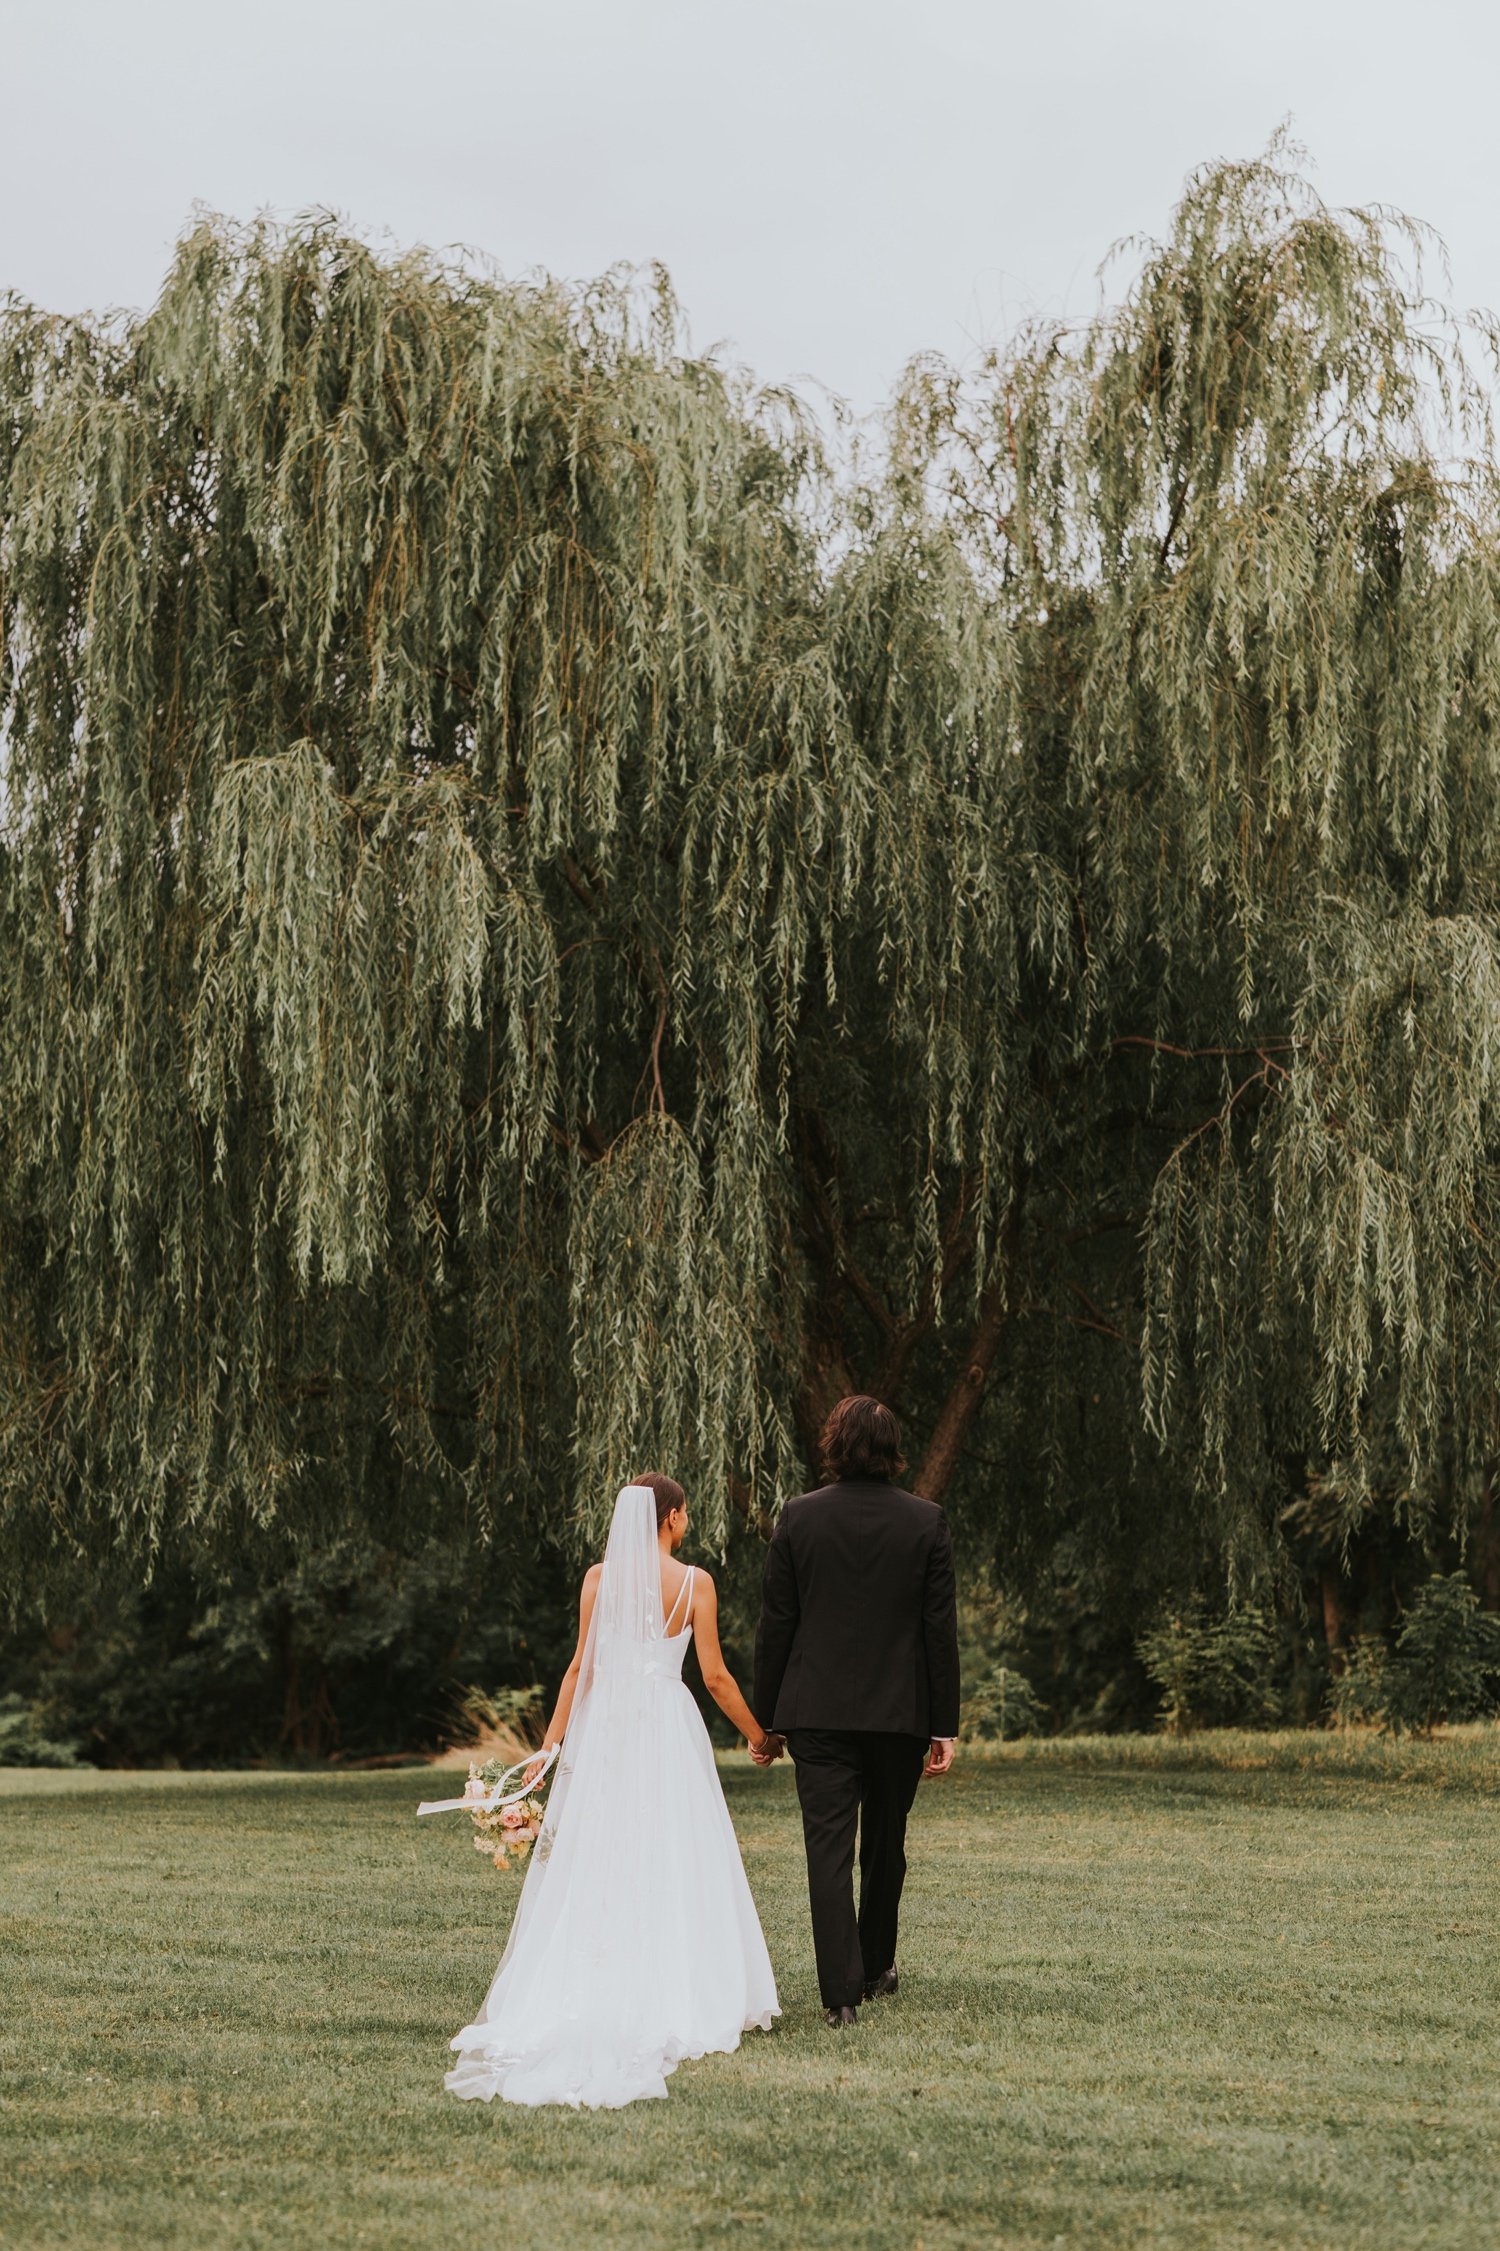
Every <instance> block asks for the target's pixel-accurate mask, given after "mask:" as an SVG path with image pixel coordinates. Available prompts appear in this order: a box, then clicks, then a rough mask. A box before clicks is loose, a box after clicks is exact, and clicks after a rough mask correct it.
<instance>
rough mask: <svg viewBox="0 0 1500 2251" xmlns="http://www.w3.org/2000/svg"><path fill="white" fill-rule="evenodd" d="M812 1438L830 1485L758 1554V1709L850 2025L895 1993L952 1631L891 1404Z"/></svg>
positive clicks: (934, 1532) (840, 2012) (824, 1980)
mask: <svg viewBox="0 0 1500 2251" xmlns="http://www.w3.org/2000/svg"><path fill="white" fill-rule="evenodd" d="M821 1444H822V1452H823V1468H824V1471H825V1474H826V1475H827V1476H828V1477H829V1478H830V1479H831V1481H832V1482H831V1483H829V1484H827V1485H825V1486H823V1487H822V1488H821V1489H820V1490H819V1491H818V1492H816V1493H804V1494H803V1495H802V1496H801V1498H800V1499H799V1500H795V1501H788V1503H787V1505H786V1507H785V1508H784V1509H783V1510H782V1513H781V1517H780V1519H779V1521H778V1523H777V1526H776V1531H775V1534H774V1536H773V1538H772V1540H771V1545H770V1548H769V1550H768V1552H767V1555H766V1569H765V1583H764V1587H763V1590H762V1596H761V1613H760V1626H759V1630H758V1631H757V1633H756V1637H755V1693H754V1695H753V1696H752V1698H751V1707H752V1709H753V1711H754V1713H755V1717H756V1718H757V1719H758V1720H759V1721H760V1723H761V1725H762V1727H764V1728H766V1729H768V1730H773V1731H774V1732H775V1733H776V1734H779V1735H784V1736H785V1737H786V1742H787V1748H788V1749H789V1750H790V1752H791V1754H792V1758H793V1761H794V1762H795V1765H796V1769H797V1796H798V1798H799V1799H800V1801H801V1805H802V1830H803V1837H804V1841H805V1843H806V1847H807V1888H808V1893H809V1896H810V1898H811V1902H812V1926H813V1950H814V1952H815V1954H816V1956H817V1963H818V1989H819V1991H820V1992H821V1994H822V1997H823V2014H824V2016H825V2017H826V2019H827V2021H828V2022H829V2024H831V2025H846V2024H855V2023H857V2022H858V2006H859V2002H860V2000H861V1999H862V1998H863V1999H864V2000H866V2001H872V2000H875V1999H876V1998H877V1997H878V1996H880V1995H882V1994H886V1993H894V1992H895V1990H896V1914H897V1910H898V1908H899V1906H900V1902H901V1885H902V1882H903V1880H904V1878H905V1875H906V1850H905V1847H906V1817H907V1814H908V1813H909V1812H910V1811H911V1802H912V1799H913V1798H914V1797H915V1796H916V1794H917V1784H918V1782H919V1781H920V1780H921V1778H922V1776H923V1775H926V1774H946V1773H947V1771H948V1769H949V1767H950V1766H951V1765H952V1764H953V1752H954V1745H955V1738H956V1737H957V1734H958V1620H957V1614H956V1609H955V1603H954V1590H953V1548H952V1543H951V1542H950V1540H949V1537H948V1521H947V1518H946V1517H945V1516H944V1515H943V1512H942V1510H941V1509H940V1508H938V1507H937V1506H936V1504H935V1503H934V1502H932V1501H924V1500H920V1499H919V1498H918V1497H917V1495H916V1494H915V1493H905V1492H903V1491H902V1490H901V1488H900V1486H899V1485H896V1484H893V1483H892V1479H893V1478H894V1476H895V1474H896V1472H897V1471H898V1470H899V1469H901V1468H902V1467H903V1466H904V1464H903V1463H902V1460H901V1426H900V1425H899V1423H898V1422H897V1421H896V1418H895V1416H894V1415H893V1414H892V1413H891V1411H890V1409H889V1407H884V1406H882V1405H881V1403H880V1401H879V1400H878V1399H866V1398H859V1397H856V1398H850V1399H841V1400H840V1401H839V1403H838V1405H837V1406H836V1407H835V1408H834V1410H833V1413H832V1414H831V1415H830V1416H829V1418H828V1421H827V1422H826V1424H825V1425H824V1427H823V1436H822V1441H821ZM776 1748H777V1747H776V1746H773V1747H772V1748H771V1749H769V1750H768V1751H765V1752H763V1753H762V1754H761V1756H760V1757H759V1758H758V1759H757V1762H756V1763H757V1764H758V1765H762V1766H764V1765H768V1764H769V1763H770V1760H771V1759H772V1758H773V1757H774V1756H775V1755H776ZM752 1755H753V1754H752ZM856 1827H858V1830H859V1913H858V1915H857V1916H856V1914H855V1911H854V1887H853V1869H854V1836H855V1829H856Z"/></svg>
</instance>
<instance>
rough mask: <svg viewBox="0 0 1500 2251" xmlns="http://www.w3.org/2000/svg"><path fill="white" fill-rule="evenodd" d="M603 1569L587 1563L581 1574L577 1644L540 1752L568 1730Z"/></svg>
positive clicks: (552, 1744)
mask: <svg viewBox="0 0 1500 2251" xmlns="http://www.w3.org/2000/svg"><path fill="white" fill-rule="evenodd" d="M603 1568H604V1566H603V1564H602V1563H593V1564H590V1566H589V1568H588V1570H587V1571H586V1572H585V1573H584V1575H583V1592H582V1593H581V1594H580V1595H579V1597H578V1647H577V1648H576V1649H575V1650H574V1652H573V1662H572V1664H571V1665H569V1667H568V1669H567V1671H566V1672H565V1673H564V1674H563V1677H562V1686H561V1688H559V1690H558V1692H557V1702H556V1704H555V1705H554V1706H553V1708H552V1717H551V1719H550V1720H548V1722H547V1732H546V1734H545V1735H544V1736H543V1737H542V1750H543V1751H551V1750H555V1749H556V1747H557V1745H558V1744H559V1743H561V1741H562V1739H563V1737H564V1736H565V1735H566V1734H567V1732H568V1720H569V1717H570V1715H571V1713H572V1710H573V1698H574V1695H575V1694H576V1693H577V1689H578V1668H579V1666H580V1665H581V1664H582V1663H583V1652H584V1646H585V1644H586V1643H587V1641H588V1638H589V1620H590V1619H591V1618H592V1617H593V1615H594V1598H595V1596H596V1595H597V1594H598V1592H599V1574H600V1572H601V1571H602V1570H603ZM538 1756H540V1753H538Z"/></svg>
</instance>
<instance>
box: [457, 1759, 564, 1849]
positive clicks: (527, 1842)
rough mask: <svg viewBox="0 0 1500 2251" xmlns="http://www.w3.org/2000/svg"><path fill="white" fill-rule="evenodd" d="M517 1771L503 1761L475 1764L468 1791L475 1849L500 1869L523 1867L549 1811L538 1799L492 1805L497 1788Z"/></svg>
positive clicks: (490, 1760) (471, 1769)
mask: <svg viewBox="0 0 1500 2251" xmlns="http://www.w3.org/2000/svg"><path fill="white" fill-rule="evenodd" d="M513 1771H514V1769H512V1768H509V1767H506V1766H505V1765H503V1764H502V1762H501V1761H500V1760H499V1759H486V1761H485V1763H484V1765H483V1766H473V1765H471V1766H470V1768H469V1781H468V1787H467V1788H466V1790H465V1791H464V1803H465V1804H466V1806H467V1807H468V1811H469V1818H470V1819H471V1821H472V1822H473V1824H474V1850H475V1851H476V1852H482V1853H484V1854H486V1855H487V1856H488V1858H489V1859H490V1860H491V1861H492V1862H493V1863H494V1865H495V1866H496V1867H497V1868H519V1867H520V1866H522V1865H523V1863H524V1862H525V1860H526V1857H527V1855H528V1854H529V1852H530V1851H531V1848H532V1846H533V1845H534V1844H535V1843H536V1840H537V1838H538V1837H539V1836H540V1835H541V1830H542V1815H543V1814H544V1813H545V1811H546V1807H545V1805H544V1804H543V1802H542V1800H541V1799H540V1798H539V1797H535V1796H532V1797H526V1798H511V1799H510V1800H509V1801H508V1802H507V1803H504V1804H499V1805H491V1804H490V1803H489V1799H490V1797H491V1796H492V1794H493V1792H494V1789H495V1785H496V1784H497V1783H498V1782H501V1781H503V1780H504V1779H505V1777H506V1776H507V1775H508V1774H510V1773H512V1772H513Z"/></svg>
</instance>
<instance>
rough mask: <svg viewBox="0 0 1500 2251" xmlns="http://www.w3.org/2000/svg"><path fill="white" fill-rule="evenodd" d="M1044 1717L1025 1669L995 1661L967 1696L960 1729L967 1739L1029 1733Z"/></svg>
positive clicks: (1004, 1736) (1002, 1740)
mask: <svg viewBox="0 0 1500 2251" xmlns="http://www.w3.org/2000/svg"><path fill="white" fill-rule="evenodd" d="M1040 1717H1041V1706H1040V1705H1039V1704H1038V1702H1037V1700H1036V1695H1035V1692H1034V1691H1033V1689H1032V1686H1031V1683H1030V1681H1029V1680H1028V1679H1027V1678H1026V1675H1025V1674H1024V1673H1018V1672H1017V1671H1016V1670H1015V1668H1014V1667H1013V1666H1011V1665H992V1666H991V1667H990V1670H989V1671H988V1672H987V1673H985V1674H984V1675H983V1676H982V1678H981V1679H979V1680H978V1681H976V1683H975V1684H974V1686H973V1688H972V1689H971V1690H970V1691H969V1694H968V1695H967V1696H966V1697H965V1698H964V1702H963V1711H962V1713H961V1715H960V1719H959V1733H960V1734H961V1735H962V1737H963V1739H964V1741H965V1742H970V1743H971V1742H976V1741H978V1740H980V1739H982V1738H983V1737H985V1736H995V1737H997V1738H998V1739H999V1740H1000V1741H1001V1742H1004V1740H1005V1738H1006V1736H1008V1735H1029V1734H1031V1732H1032V1730H1033V1729H1034V1728H1035V1726H1036V1724H1037V1721H1038V1720H1039V1719H1040Z"/></svg>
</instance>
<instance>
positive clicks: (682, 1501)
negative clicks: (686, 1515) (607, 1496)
mask: <svg viewBox="0 0 1500 2251" xmlns="http://www.w3.org/2000/svg"><path fill="white" fill-rule="evenodd" d="M630 1482H631V1484H632V1485H649V1486H650V1488H651V1490H652V1492H653V1493H654V1494H655V1495H656V1529H657V1531H658V1532H659V1531H660V1530H661V1528H662V1526H663V1525H664V1524H665V1523H666V1521H667V1518H668V1517H669V1516H670V1515H671V1513H672V1511H673V1509H674V1508H686V1507H687V1495H686V1493H684V1491H683V1490H682V1487H681V1486H680V1485H679V1484H678V1482H677V1480H676V1478H675V1477H666V1476H664V1475H663V1474H662V1472H661V1471H660V1470H659V1469H648V1470H647V1472H646V1474H645V1476H644V1477H632V1479H631V1480H630Z"/></svg>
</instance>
